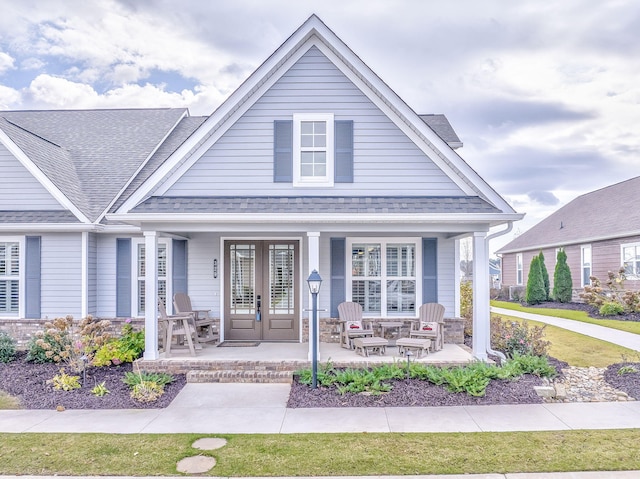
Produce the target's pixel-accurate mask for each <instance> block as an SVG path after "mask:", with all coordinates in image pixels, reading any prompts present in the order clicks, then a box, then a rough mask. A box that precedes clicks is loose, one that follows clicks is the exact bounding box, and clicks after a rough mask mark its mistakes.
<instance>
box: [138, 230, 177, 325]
mask: <svg viewBox="0 0 640 479" xmlns="http://www.w3.org/2000/svg"><path fill="white" fill-rule="evenodd" d="M161 244H162V245H165V246H166V250H167V275H166V276H165V277H160V276H158V281H160V280H164V281H165V283H166V292H167V293H166V294H167V299H166V301H165V307H166V309H167V313H168V314H172V311H173V300H172V298H173V288H172V280H171V279H172V277H173V276H172V271H171V265H172V264H173V261H172V257H173V251H172V249H171V245H172V242H171V240H169V239H158V247H160V245H161ZM140 245H142V246H145V247H146V245H145V240H144V238H132V240H131V313H132V316H133V317H137V318H143V317H144V312H142V313H141V312H140V308H139V307H138V306H139V304H140V302H139V300H140V298H139V297H138V281H144V279H145V277H144V276H138V260H139V257H138V252H139V247H140ZM142 259H144V258H142ZM156 261H157V260H156ZM143 300H144V298H143Z"/></svg>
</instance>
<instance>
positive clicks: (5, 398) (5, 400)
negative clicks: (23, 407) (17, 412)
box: [0, 391, 20, 409]
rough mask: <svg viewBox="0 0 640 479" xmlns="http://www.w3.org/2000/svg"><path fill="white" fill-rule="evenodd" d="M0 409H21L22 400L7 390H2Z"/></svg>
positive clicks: (0, 392)
mask: <svg viewBox="0 0 640 479" xmlns="http://www.w3.org/2000/svg"><path fill="white" fill-rule="evenodd" d="M0 409H20V401H19V400H18V399H17V398H15V397H13V396H10V395H9V394H7V393H6V392H4V391H0Z"/></svg>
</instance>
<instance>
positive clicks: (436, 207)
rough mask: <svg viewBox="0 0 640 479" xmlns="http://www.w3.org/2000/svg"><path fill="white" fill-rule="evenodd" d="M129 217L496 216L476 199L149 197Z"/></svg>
mask: <svg viewBox="0 0 640 479" xmlns="http://www.w3.org/2000/svg"><path fill="white" fill-rule="evenodd" d="M131 213H133V214H140V213H144V214H147V213H162V214H169V213H191V214H193V213H202V214H225V213H234V214H242V213H253V214H256V213H285V214H287V213H298V214H300V213H304V214H317V213H322V214H327V213H336V214H354V213H369V214H371V213H373V214H396V213H397V214H407V213H412V214H421V213H422V214H499V213H502V212H501V211H500V210H499V209H498V208H496V207H495V206H493V205H491V204H490V203H488V202H487V201H485V200H483V199H482V198H480V197H477V196H423V197H405V196H393V197H391V196H304V197H300V196H296V197H286V196H250V197H241V196H221V197H198V196H188V197H184V196H182V197H151V198H149V199H147V200H146V201H144V202H143V203H141V204H140V205H138V206H136V207H135V208H134V209H133V210H132V211H131Z"/></svg>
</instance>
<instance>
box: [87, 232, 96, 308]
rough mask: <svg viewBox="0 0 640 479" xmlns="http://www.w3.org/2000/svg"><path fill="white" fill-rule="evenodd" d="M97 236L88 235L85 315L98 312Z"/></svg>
mask: <svg viewBox="0 0 640 479" xmlns="http://www.w3.org/2000/svg"><path fill="white" fill-rule="evenodd" d="M97 236H98V235H96V234H95V233H89V238H88V243H89V245H88V246H89V247H88V250H87V296H88V299H87V313H88V314H90V315H92V316H97V312H98V238H97Z"/></svg>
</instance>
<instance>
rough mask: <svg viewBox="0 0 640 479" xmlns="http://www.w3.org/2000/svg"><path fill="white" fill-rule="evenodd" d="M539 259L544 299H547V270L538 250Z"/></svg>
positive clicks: (542, 256) (542, 255)
mask: <svg viewBox="0 0 640 479" xmlns="http://www.w3.org/2000/svg"><path fill="white" fill-rule="evenodd" d="M538 258H539V260H540V271H541V273H542V284H543V286H544V300H545V301H549V297H550V296H549V271H547V266H546V265H545V264H544V254H542V251H540V254H539V255H538Z"/></svg>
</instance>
